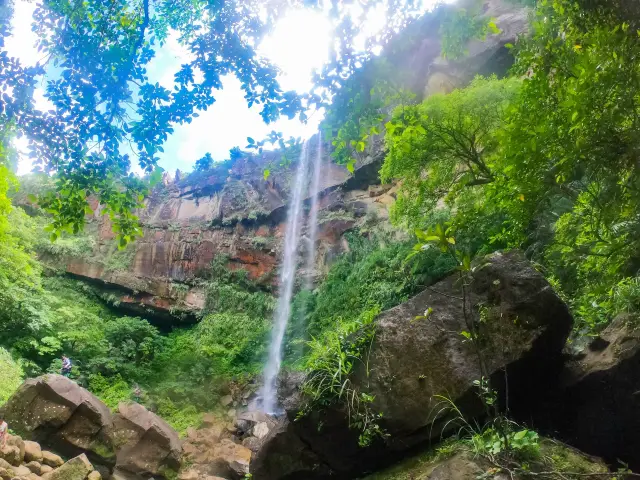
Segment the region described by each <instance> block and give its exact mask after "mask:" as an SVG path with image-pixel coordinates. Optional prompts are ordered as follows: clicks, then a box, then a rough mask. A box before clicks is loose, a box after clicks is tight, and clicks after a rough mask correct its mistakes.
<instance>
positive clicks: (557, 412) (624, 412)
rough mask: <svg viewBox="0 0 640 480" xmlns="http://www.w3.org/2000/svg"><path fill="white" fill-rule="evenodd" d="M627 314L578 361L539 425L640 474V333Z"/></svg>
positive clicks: (575, 358)
mask: <svg viewBox="0 0 640 480" xmlns="http://www.w3.org/2000/svg"><path fill="white" fill-rule="evenodd" d="M638 325H639V324H638V320H637V318H636V317H634V316H631V315H627V314H623V315H619V316H618V317H616V318H615V319H614V320H613V322H612V323H611V324H610V325H609V326H608V327H607V328H606V329H605V330H604V331H603V332H602V333H601V334H600V335H599V336H598V337H597V338H595V339H594V340H593V341H592V342H591V344H590V345H589V347H588V348H586V350H585V351H584V352H583V353H581V354H578V355H575V356H573V358H572V359H571V361H570V362H568V363H567V366H566V368H565V370H564V373H563V377H562V380H561V382H560V385H559V388H557V389H555V390H553V391H551V394H550V397H549V398H548V399H547V401H546V402H544V403H542V404H541V406H540V409H539V411H538V412H536V414H535V415H534V416H533V419H534V422H535V425H536V426H537V427H538V428H540V429H541V430H543V431H548V432H552V433H554V434H555V435H557V436H560V438H562V439H563V440H564V441H566V442H567V443H570V444H571V445H574V446H576V447H577V448H579V449H581V450H583V451H585V452H587V453H589V454H591V455H597V456H599V457H602V458H604V459H605V460H606V461H608V462H609V463H611V464H616V463H617V462H618V460H621V461H623V462H625V463H627V464H628V465H629V466H630V467H631V468H632V469H633V470H636V471H637V470H638V469H640V457H639V456H638V452H639V451H640V438H638V432H640V393H639V392H640V329H639V328H638Z"/></svg>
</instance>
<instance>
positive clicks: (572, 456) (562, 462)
mask: <svg viewBox="0 0 640 480" xmlns="http://www.w3.org/2000/svg"><path fill="white" fill-rule="evenodd" d="M540 453H541V454H542V456H543V457H544V458H547V459H549V461H550V462H551V464H552V467H553V470H557V471H559V472H571V473H581V474H582V473H606V472H608V471H609V470H608V469H607V467H606V465H605V464H604V463H602V462H601V461H599V460H596V459H594V458H591V457H587V456H586V455H585V454H583V453H581V452H579V451H578V450H575V449H574V448H572V447H570V446H568V445H565V444H563V443H560V442H556V441H554V440H550V439H545V440H543V441H542V442H541V443H540Z"/></svg>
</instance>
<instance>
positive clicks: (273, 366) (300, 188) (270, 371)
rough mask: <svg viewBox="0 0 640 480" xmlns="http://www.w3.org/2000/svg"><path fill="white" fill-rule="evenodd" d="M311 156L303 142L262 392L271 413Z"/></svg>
mask: <svg viewBox="0 0 640 480" xmlns="http://www.w3.org/2000/svg"><path fill="white" fill-rule="evenodd" d="M308 157H309V155H308V152H307V143H306V142H305V143H303V145H302V152H301V153H300V159H299V165H298V170H297V172H296V176H295V183H294V185H293V190H292V192H291V204H290V205H289V211H288V213H287V227H286V230H285V237H284V255H283V258H282V267H281V271H280V295H279V298H278V305H277V308H276V313H275V317H274V325H273V330H272V333H271V344H270V345H269V357H268V359H267V364H266V366H265V369H264V386H263V387H262V394H261V397H262V410H263V411H264V412H265V413H271V414H273V413H276V408H277V380H278V373H280V364H281V363H282V341H283V339H284V334H285V332H286V329H287V322H288V321H289V315H290V313H291V297H292V295H293V287H294V284H295V275H296V267H297V263H298V246H299V244H300V236H301V233H302V207H303V203H304V202H303V200H304V193H305V187H306V183H307V182H306V173H307V164H308Z"/></svg>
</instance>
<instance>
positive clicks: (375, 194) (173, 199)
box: [62, 0, 527, 313]
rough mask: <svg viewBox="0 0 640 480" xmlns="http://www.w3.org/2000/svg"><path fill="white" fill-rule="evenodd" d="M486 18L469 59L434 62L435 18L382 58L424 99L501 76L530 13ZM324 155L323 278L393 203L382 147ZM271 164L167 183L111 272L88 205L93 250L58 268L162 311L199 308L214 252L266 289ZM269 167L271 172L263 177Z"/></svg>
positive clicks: (231, 166) (490, 10)
mask: <svg viewBox="0 0 640 480" xmlns="http://www.w3.org/2000/svg"><path fill="white" fill-rule="evenodd" d="M485 14H486V15H487V16H489V17H494V18H495V22H496V24H497V26H498V27H499V28H500V29H501V31H502V32H501V33H500V34H498V35H491V36H489V37H488V38H487V39H486V40H485V41H482V42H481V41H473V42H471V43H470V44H469V48H468V51H469V55H468V56H467V57H466V58H464V59H462V60H460V61H458V62H453V61H447V60H445V59H443V58H442V57H440V55H439V54H440V40H439V37H438V29H437V25H435V24H434V22H433V20H432V19H429V18H428V17H427V18H426V19H425V20H421V21H419V22H416V24H415V25H413V26H412V27H411V28H410V29H408V32H409V33H408V34H407V35H406V37H408V38H404V40H402V42H400V41H396V42H392V43H391V44H390V45H389V46H388V48H387V51H386V53H385V56H386V58H387V61H389V62H390V63H391V65H392V69H393V71H394V72H397V73H396V75H397V81H398V83H400V84H402V85H404V86H405V87H406V88H410V89H412V90H413V91H414V92H415V93H416V94H418V96H419V97H424V96H428V95H431V94H434V93H440V92H447V91H450V90H451V89H453V88H455V87H457V86H461V85H464V84H465V83H467V82H468V81H469V80H470V79H471V78H473V76H474V75H475V74H477V73H483V74H486V73H491V72H502V71H504V70H505V69H506V67H507V66H508V65H509V63H510V55H509V54H508V51H507V49H505V48H504V45H505V44H506V43H508V42H513V41H515V37H516V36H517V35H518V34H520V33H522V32H524V31H525V29H526V15H527V12H526V10H524V9H521V8H517V7H515V6H514V5H511V4H506V3H504V4H503V3H502V2H498V1H495V0H490V1H486V2H485ZM317 144H318V142H317V140H316V139H311V140H310V143H309V145H310V149H311V152H310V155H311V157H310V158H313V156H314V155H315V148H317ZM329 148H330V145H325V146H324V149H323V151H324V152H325V154H324V159H323V160H324V168H323V173H322V184H321V190H322V201H321V205H320V207H321V210H320V212H319V218H320V228H319V240H320V241H319V244H318V245H316V246H315V248H317V249H318V253H319V255H318V256H317V257H318V263H317V265H316V272H315V273H316V274H322V272H323V271H325V269H326V267H327V265H328V264H329V263H330V262H331V259H332V258H333V257H334V256H335V255H336V254H338V253H340V252H341V251H343V250H344V249H345V248H348V245H347V244H346V242H345V241H344V239H343V234H344V232H346V231H348V230H350V229H352V228H354V226H357V225H358V224H363V223H371V222H379V221H385V220H386V219H387V218H388V206H389V205H390V204H391V203H392V202H393V200H394V189H393V188H392V186H391V185H388V186H380V185H378V176H377V171H378V169H379V166H380V162H381V160H382V156H383V152H382V148H381V146H380V142H378V143H377V144H376V145H374V146H372V147H371V148H370V150H369V157H368V158H367V159H366V160H365V161H364V162H361V163H360V164H358V165H357V166H356V171H355V173H354V174H350V173H349V172H348V171H347V170H346V168H344V167H342V166H338V165H335V164H332V163H331V162H330V159H329V155H328V153H329ZM277 163H278V158H277V155H276V154H275V153H266V154H264V155H262V156H259V157H243V158H238V159H235V160H233V161H229V162H226V163H222V164H217V165H216V166H215V167H214V168H212V169H211V170H209V171H207V172H197V173H194V174H191V175H188V176H186V177H185V178H180V177H181V175H177V176H176V179H175V180H170V179H169V178H165V179H164V181H163V183H162V185H160V186H159V187H157V188H156V189H155V190H154V192H153V194H152V195H151V196H150V198H148V199H147V201H146V207H145V208H144V209H143V210H142V211H141V212H139V216H140V218H141V220H142V223H143V226H144V236H143V237H142V238H141V239H139V240H137V241H136V242H135V243H134V244H133V245H130V246H129V247H127V248H128V249H131V250H128V251H127V252H126V253H125V254H122V261H121V262H119V264H118V265H116V267H115V268H108V267H105V262H104V261H101V259H102V258H104V257H106V256H110V255H111V253H112V251H113V241H112V240H113V234H112V232H111V226H110V225H109V223H108V220H106V219H105V218H104V217H102V216H100V214H99V210H100V209H99V206H97V205H95V207H96V208H94V211H95V212H96V213H95V217H94V218H92V219H91V220H90V223H91V225H90V230H92V231H94V232H95V233H94V239H95V242H94V243H93V247H92V248H93V252H92V254H90V255H85V256H83V257H66V258H64V259H63V262H62V263H63V265H64V269H66V271H67V272H68V273H70V274H73V275H75V276H78V277H80V278H84V279H88V280H94V281H97V282H99V283H100V284H101V285H103V286H104V287H105V288H112V287H116V288H117V291H116V295H117V296H118V298H119V302H120V305H121V306H129V307H130V308H131V309H134V310H140V309H147V310H148V309H151V310H153V311H155V312H165V313H168V312H173V311H174V310H176V309H177V310H181V311H187V312H195V311H198V310H199V309H201V308H202V306H203V305H204V298H205V295H204V291H203V289H202V287H201V286H200V285H198V279H199V278H201V277H202V275H203V273H204V272H205V270H206V269H207V266H208V265H209V264H210V263H211V261H212V260H213V259H214V258H215V257H216V256H217V255H220V254H224V255H227V256H228V262H229V268H244V269H246V270H247V271H248V272H249V275H250V276H251V278H253V279H255V280H259V281H260V282H263V283H265V284H268V285H269V284H273V282H274V279H275V276H276V275H275V274H276V270H277V265H278V261H279V259H280V250H281V245H282V241H283V234H284V223H285V221H286V208H287V201H288V198H289V191H290V187H291V182H292V177H293V167H295V164H293V165H292V166H290V167H286V166H283V167H277V166H276V167H275V168H274V167H273V165H274V164H277ZM267 167H269V168H271V169H272V173H271V176H270V177H269V178H268V179H267V180H265V179H264V175H263V172H264V169H265V168H267ZM308 203H309V200H308V199H307V204H308ZM307 212H308V208H307ZM307 248H308V247H307Z"/></svg>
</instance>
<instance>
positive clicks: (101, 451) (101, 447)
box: [91, 442, 116, 458]
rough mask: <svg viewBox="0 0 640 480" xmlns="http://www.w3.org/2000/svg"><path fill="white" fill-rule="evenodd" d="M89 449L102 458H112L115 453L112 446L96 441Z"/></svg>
mask: <svg viewBox="0 0 640 480" xmlns="http://www.w3.org/2000/svg"><path fill="white" fill-rule="evenodd" d="M91 450H93V452H94V453H95V454H96V455H98V456H99V457H102V458H113V457H115V456H116V453H115V451H114V449H113V448H112V447H109V446H108V445H105V444H104V443H100V442H96V443H94V444H93V445H92V446H91Z"/></svg>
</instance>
